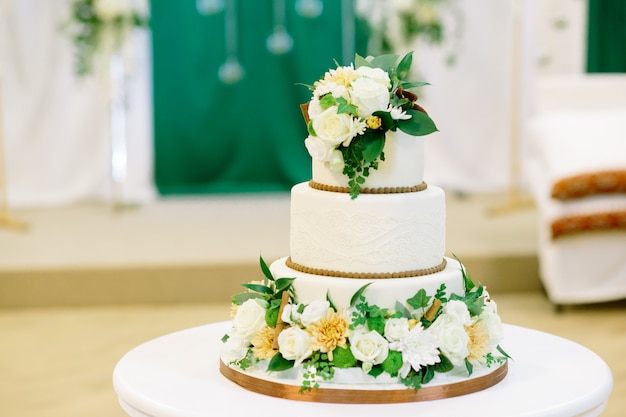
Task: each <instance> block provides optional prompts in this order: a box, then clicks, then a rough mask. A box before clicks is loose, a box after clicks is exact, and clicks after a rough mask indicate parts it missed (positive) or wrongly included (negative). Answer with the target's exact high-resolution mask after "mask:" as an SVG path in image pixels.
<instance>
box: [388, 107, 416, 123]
mask: <svg viewBox="0 0 626 417" xmlns="http://www.w3.org/2000/svg"><path fill="white" fill-rule="evenodd" d="M387 111H388V112H389V114H390V115H391V118H392V119H394V120H409V119H410V118H411V117H412V116H411V115H410V114H406V112H405V111H404V110H402V108H400V107H396V106H394V105H392V104H390V105H389V106H387Z"/></svg>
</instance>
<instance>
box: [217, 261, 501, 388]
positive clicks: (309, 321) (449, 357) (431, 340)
mask: <svg viewBox="0 0 626 417" xmlns="http://www.w3.org/2000/svg"><path fill="white" fill-rule="evenodd" d="M261 268H262V270H263V272H264V275H265V279H264V280H263V281H262V282H251V283H248V284H243V286H244V287H245V288H246V289H247V291H246V292H243V293H240V294H237V295H235V296H233V298H232V305H233V321H232V329H231V330H230V332H229V333H227V334H226V335H225V336H224V338H223V339H222V341H223V342H224V343H225V351H226V352H228V353H229V354H230V355H232V357H233V358H235V359H233V360H232V361H231V362H230V365H234V366H237V367H239V368H240V369H242V370H247V369H254V368H255V367H257V366H260V365H259V363H261V362H262V361H263V362H265V365H263V366H266V367H267V371H268V372H279V371H285V370H288V369H292V368H294V367H297V366H301V367H302V369H303V371H304V373H303V380H302V384H301V390H306V389H311V388H317V387H319V382H320V381H322V380H325V381H330V380H332V379H333V377H334V375H335V371H336V370H337V369H341V368H361V369H362V370H363V372H364V373H365V374H368V375H371V376H373V377H378V376H380V375H381V374H384V373H386V374H388V376H390V377H397V378H398V380H399V382H401V383H403V384H404V385H405V386H407V387H409V388H415V389H419V388H420V387H421V386H422V385H423V384H426V383H428V382H430V381H431V380H432V379H433V378H434V376H435V374H436V373H446V372H450V371H452V370H453V369H463V368H464V369H465V370H466V371H467V375H471V374H472V372H473V369H474V367H475V366H487V367H491V366H494V365H500V364H502V363H503V362H504V361H506V359H507V358H509V356H508V355H507V354H506V353H505V352H504V351H503V350H502V349H501V347H500V346H499V343H500V341H501V340H502V323H501V320H500V317H499V316H498V314H497V306H496V303H495V302H494V301H492V300H491V299H490V298H489V294H488V293H487V291H486V290H485V288H484V287H483V286H481V285H478V286H477V285H475V284H474V283H473V282H472V280H471V279H470V278H469V277H468V276H467V275H465V271H464V270H463V279H464V283H465V287H466V294H465V295H464V296H459V295H455V294H452V295H450V296H449V298H448V297H446V295H445V285H442V286H441V288H439V290H438V291H437V292H436V294H434V295H427V294H426V292H425V291H424V290H423V289H422V290H419V291H417V292H416V293H415V294H414V295H413V296H412V297H410V298H408V299H407V300H405V302H400V301H398V302H397V303H396V306H395V309H393V310H392V309H386V308H380V307H378V306H376V305H370V304H369V303H368V301H367V299H366V297H365V296H364V295H363V293H364V291H365V289H366V288H367V287H368V286H369V285H370V284H371V283H370V284H366V285H364V286H363V287H361V288H360V289H359V290H358V291H357V292H356V293H355V294H354V296H353V297H352V299H351V302H350V307H349V308H347V309H344V310H339V309H337V308H336V307H335V306H334V305H333V302H332V294H328V295H327V297H326V299H325V300H315V301H313V302H311V303H310V304H307V305H304V304H300V303H298V302H297V297H296V294H294V291H293V287H292V283H293V281H294V279H295V278H279V279H275V278H274V277H273V276H272V274H271V272H270V271H269V269H268V267H267V265H266V264H265V262H264V261H263V259H262V258H261Z"/></svg>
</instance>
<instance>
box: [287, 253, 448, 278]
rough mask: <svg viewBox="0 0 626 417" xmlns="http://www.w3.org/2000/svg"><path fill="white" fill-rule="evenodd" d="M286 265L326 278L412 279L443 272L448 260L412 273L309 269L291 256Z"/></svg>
mask: <svg viewBox="0 0 626 417" xmlns="http://www.w3.org/2000/svg"><path fill="white" fill-rule="evenodd" d="M285 264H286V265H287V266H288V267H289V268H291V269H293V270H296V271H298V272H304V273H306V274H312V275H321V276H324V277H337V278H358V279H386V278H410V277H420V276H423V275H430V274H434V273H437V272H440V271H443V270H444V269H445V268H446V264H447V262H446V259H445V258H444V259H443V261H442V262H441V263H440V264H439V265H437V266H433V267H432V268H426V269H414V270H411V271H401V272H343V271H332V270H330V269H321V268H309V267H308V266H304V265H300V264H298V263H295V262H294V261H292V260H291V256H290V257H289V258H287V260H286V262H285Z"/></svg>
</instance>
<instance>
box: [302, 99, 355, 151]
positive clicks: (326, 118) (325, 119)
mask: <svg viewBox="0 0 626 417" xmlns="http://www.w3.org/2000/svg"><path fill="white" fill-rule="evenodd" d="M311 123H312V125H313V130H314V131H315V135H316V136H317V137H318V138H320V139H321V140H323V141H324V142H326V143H327V144H330V145H333V146H336V145H339V144H340V143H341V142H344V141H347V140H351V139H352V138H353V137H354V136H355V135H356V134H357V132H356V128H355V124H354V123H353V122H352V117H351V116H350V115H348V114H345V113H342V114H337V106H332V107H329V108H327V109H326V110H324V111H323V112H322V113H320V114H318V115H317V116H315V117H314V118H312V119H311Z"/></svg>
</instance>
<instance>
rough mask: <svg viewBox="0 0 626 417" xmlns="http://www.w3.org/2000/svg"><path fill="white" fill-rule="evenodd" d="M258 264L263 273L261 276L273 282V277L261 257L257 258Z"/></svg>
mask: <svg viewBox="0 0 626 417" xmlns="http://www.w3.org/2000/svg"><path fill="white" fill-rule="evenodd" d="M259 262H260V264H261V271H263V275H265V278H267V279H269V280H270V281H274V277H273V276H272V273H271V272H270V269H269V268H268V267H267V264H266V263H265V260H264V259H263V257H262V256H260V257H259Z"/></svg>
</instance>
